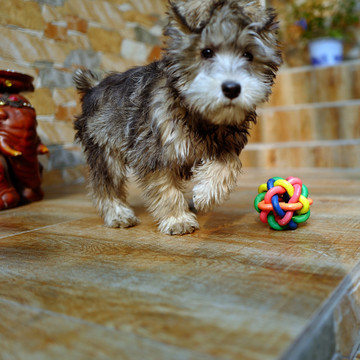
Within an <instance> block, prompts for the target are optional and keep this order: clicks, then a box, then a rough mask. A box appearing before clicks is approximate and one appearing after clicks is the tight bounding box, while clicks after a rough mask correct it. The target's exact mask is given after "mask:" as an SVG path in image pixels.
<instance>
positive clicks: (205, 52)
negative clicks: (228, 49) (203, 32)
mask: <svg viewBox="0 0 360 360" xmlns="http://www.w3.org/2000/svg"><path fill="white" fill-rule="evenodd" d="M201 56H202V57H203V58H204V59H211V58H212V57H214V56H215V52H214V51H213V50H211V49H209V48H207V49H204V50H203V51H202V52H201Z"/></svg>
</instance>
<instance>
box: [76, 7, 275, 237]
mask: <svg viewBox="0 0 360 360" xmlns="http://www.w3.org/2000/svg"><path fill="white" fill-rule="evenodd" d="M277 28H278V25H277V21H276V15H275V13H274V11H273V10H271V9H264V8H263V7H262V6H260V4H259V3H258V1H250V0H170V1H169V10H168V25H167V26H166V27H165V29H164V34H165V35H166V37H167V40H166V43H165V49H164V55H163V58H162V59H161V60H160V61H157V62H153V63H151V64H149V65H147V66H143V67H136V68H133V69H131V70H128V71H126V72H124V73H113V74H111V75H109V76H107V77H106V78H105V79H103V80H102V81H100V80H99V79H98V78H97V77H96V76H95V75H94V73H92V72H91V71H81V70H80V71H78V72H76V73H75V75H74V81H75V84H76V87H77V89H78V91H79V92H80V93H81V94H82V114H81V115H80V116H78V117H77V119H76V120H75V130H76V138H77V139H78V140H80V142H81V143H82V145H83V149H84V153H85V156H86V159H87V162H88V165H89V168H90V188H91V195H92V198H93V201H94V203H95V206H96V207H97V208H98V210H99V211H100V214H101V215H102V217H103V218H104V222H105V225H106V226H109V227H130V226H134V225H136V224H137V223H138V222H139V221H138V219H137V218H136V216H135V214H134V212H133V210H132V209H131V208H130V207H129V205H128V203H127V200H126V195H127V192H126V177H127V171H128V169H129V168H131V169H132V172H133V174H134V175H135V177H136V179H137V181H138V183H139V184H140V187H141V188H142V191H143V195H144V198H145V200H146V203H147V206H148V209H149V210H150V212H151V213H152V215H153V216H154V218H155V219H156V221H157V222H158V225H159V230H160V231H161V232H163V233H165V234H171V235H172V234H186V233H192V232H193V231H194V230H195V229H198V228H199V224H198V221H197V219H196V215H195V213H194V212H192V211H191V210H190V208H189V205H188V203H187V201H186V200H185V198H184V184H185V181H187V180H190V179H192V181H193V183H194V184H195V185H194V188H193V205H194V208H195V209H196V211H208V210H210V209H211V208H212V207H213V206H215V205H218V204H220V203H222V202H223V201H224V200H225V199H227V198H228V196H229V194H230V192H231V191H232V190H233V189H234V187H235V185H236V182H237V179H238V176H239V174H240V169H241V162H240V160H239V155H240V152H241V150H242V149H243V147H244V146H245V144H246V143H247V137H248V130H249V126H250V124H251V123H253V122H255V121H256V106H257V105H258V104H261V103H263V102H265V101H266V100H267V99H268V97H269V95H270V93H271V87H272V85H273V82H274V78H275V75H276V71H277V69H278V67H279V65H280V64H281V54H280V51H279V47H278V42H277V36H276V33H277Z"/></svg>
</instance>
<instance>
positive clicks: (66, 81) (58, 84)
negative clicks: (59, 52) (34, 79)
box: [39, 68, 73, 89]
mask: <svg viewBox="0 0 360 360" xmlns="http://www.w3.org/2000/svg"><path fill="white" fill-rule="evenodd" d="M39 80H40V86H41V87H46V88H50V89H53V88H68V87H70V86H73V81H72V72H69V71H68V70H64V69H61V70H60V69H54V68H45V69H40V73H39Z"/></svg>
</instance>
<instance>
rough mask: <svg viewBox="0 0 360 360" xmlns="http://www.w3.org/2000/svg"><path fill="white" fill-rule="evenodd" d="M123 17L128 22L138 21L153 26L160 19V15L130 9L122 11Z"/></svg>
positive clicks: (140, 23) (146, 25)
mask: <svg viewBox="0 0 360 360" xmlns="http://www.w3.org/2000/svg"><path fill="white" fill-rule="evenodd" d="M122 17H123V19H124V20H125V21H127V22H133V23H137V24H139V25H142V26H145V27H148V28H151V27H152V26H154V24H156V22H157V21H158V20H159V19H158V17H156V16H153V15H149V14H143V13H140V12H139V11H136V10H130V11H126V12H123V13H122Z"/></svg>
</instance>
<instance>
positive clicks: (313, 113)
mask: <svg viewBox="0 0 360 360" xmlns="http://www.w3.org/2000/svg"><path fill="white" fill-rule="evenodd" d="M356 138H360V100H349V101H340V102H332V103H328V102H326V103H316V104H305V105H294V106H282V107H280V106H278V107H272V108H264V109H262V110H260V111H259V118H258V123H257V124H256V125H254V126H253V127H252V129H251V138H250V143H257V142H261V143H274V142H286V141H317V140H336V139H356Z"/></svg>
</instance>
